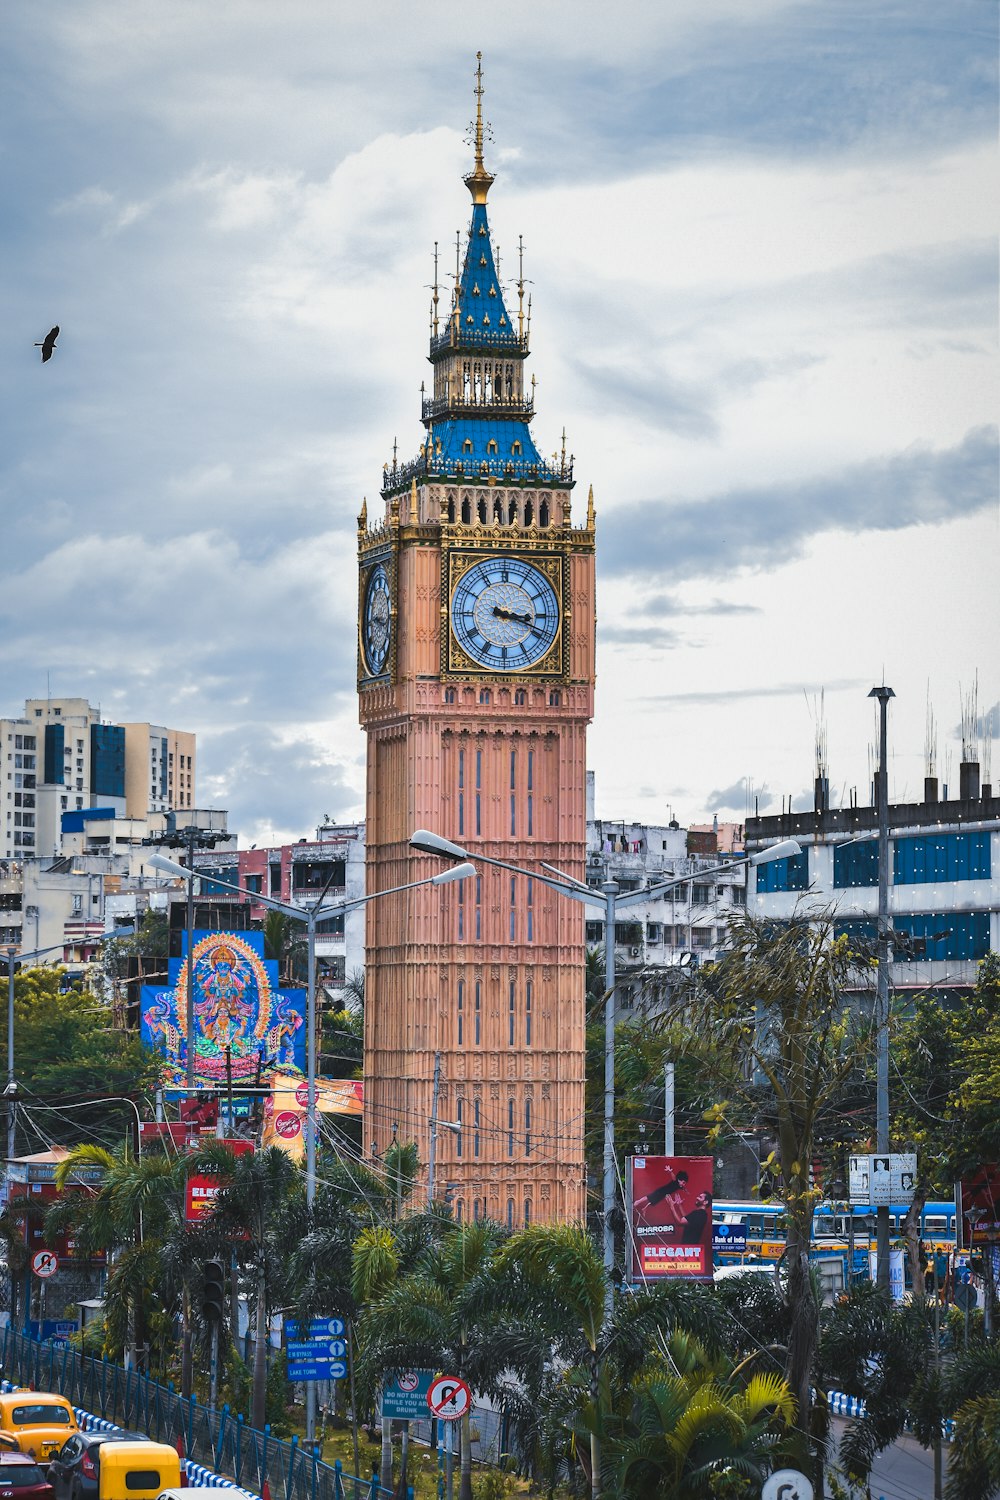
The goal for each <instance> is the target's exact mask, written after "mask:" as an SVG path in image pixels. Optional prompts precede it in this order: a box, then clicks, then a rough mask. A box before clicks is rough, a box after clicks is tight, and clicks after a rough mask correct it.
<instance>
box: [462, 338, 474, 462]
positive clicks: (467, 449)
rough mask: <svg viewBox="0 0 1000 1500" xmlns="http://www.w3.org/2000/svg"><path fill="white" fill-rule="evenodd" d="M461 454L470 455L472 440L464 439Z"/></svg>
mask: <svg viewBox="0 0 1000 1500" xmlns="http://www.w3.org/2000/svg"><path fill="white" fill-rule="evenodd" d="M469 322H470V323H471V322H472V319H471V318H470V319H469ZM462 452H463V453H471V452H472V439H471V438H466V439H465V442H464V443H463V444H462Z"/></svg>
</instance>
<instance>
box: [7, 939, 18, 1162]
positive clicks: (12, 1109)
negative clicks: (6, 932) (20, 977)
mask: <svg viewBox="0 0 1000 1500" xmlns="http://www.w3.org/2000/svg"><path fill="white" fill-rule="evenodd" d="M16 956H17V949H16V948H8V949H7V1088H6V1094H7V1161H8V1164H9V1163H10V1162H11V1161H13V1159H14V1129H15V1122H16V1119H17V1083H16V1082H15V1080H14V960H15V958H16ZM8 1170H9V1165H8Z"/></svg>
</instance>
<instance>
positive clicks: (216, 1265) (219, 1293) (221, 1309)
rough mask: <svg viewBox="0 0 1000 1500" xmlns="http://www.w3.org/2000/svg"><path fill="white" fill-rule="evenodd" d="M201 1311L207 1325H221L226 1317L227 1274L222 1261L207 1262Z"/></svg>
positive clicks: (203, 1279)
mask: <svg viewBox="0 0 1000 1500" xmlns="http://www.w3.org/2000/svg"><path fill="white" fill-rule="evenodd" d="M201 1310H202V1313H203V1314H204V1318H205V1321H206V1323H221V1322H222V1320H223V1319H224V1317H225V1315H226V1273H225V1270H224V1269H223V1265H222V1261H221V1260H207V1261H206V1262H205V1271H204V1275H203V1278H202V1284H201Z"/></svg>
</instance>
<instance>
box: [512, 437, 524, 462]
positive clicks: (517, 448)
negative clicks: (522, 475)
mask: <svg viewBox="0 0 1000 1500" xmlns="http://www.w3.org/2000/svg"><path fill="white" fill-rule="evenodd" d="M510 451H511V453H512V454H513V455H514V457H515V458H520V457H521V452H522V449H521V444H520V443H519V442H518V440H517V439H516V438H515V440H514V441H513V442H512V443H511V445H510Z"/></svg>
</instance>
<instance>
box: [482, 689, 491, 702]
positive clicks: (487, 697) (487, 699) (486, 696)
mask: <svg viewBox="0 0 1000 1500" xmlns="http://www.w3.org/2000/svg"><path fill="white" fill-rule="evenodd" d="M491 696H492V695H491V693H490V690H489V688H482V689H481V691H480V694H479V701H480V703H489V702H490V699H491Z"/></svg>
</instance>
